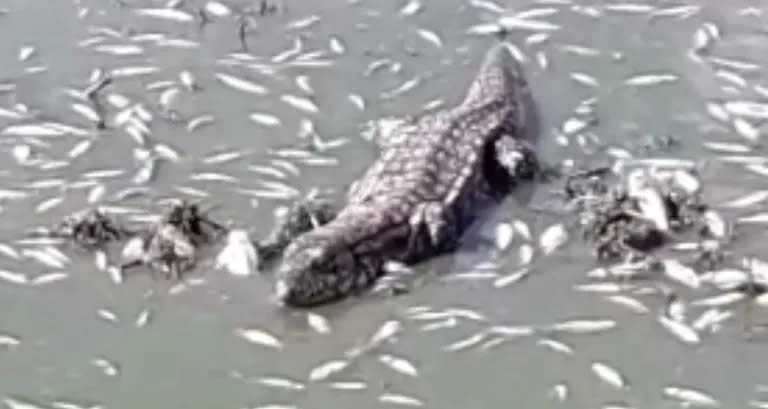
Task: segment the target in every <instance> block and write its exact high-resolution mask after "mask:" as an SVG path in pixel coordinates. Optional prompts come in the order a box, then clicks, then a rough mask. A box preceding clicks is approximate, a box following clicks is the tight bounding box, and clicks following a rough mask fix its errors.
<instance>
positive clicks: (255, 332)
mask: <svg viewBox="0 0 768 409" xmlns="http://www.w3.org/2000/svg"><path fill="white" fill-rule="evenodd" d="M235 333H236V334H237V335H239V336H240V337H241V338H243V339H245V340H246V341H248V342H250V343H252V344H258V345H263V346H266V347H270V348H275V349H282V348H283V343H282V341H280V340H279V339H277V337H275V336H274V335H272V334H270V333H268V332H266V331H263V330H260V329H237V330H236V331H235Z"/></svg>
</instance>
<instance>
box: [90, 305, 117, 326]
mask: <svg viewBox="0 0 768 409" xmlns="http://www.w3.org/2000/svg"><path fill="white" fill-rule="evenodd" d="M96 315H98V316H99V317H100V318H101V319H103V320H105V321H109V322H111V323H115V324H116V323H118V322H119V321H120V320H119V319H118V318H117V314H115V313H114V312H113V311H110V310H108V309H106V308H99V309H98V310H96Z"/></svg>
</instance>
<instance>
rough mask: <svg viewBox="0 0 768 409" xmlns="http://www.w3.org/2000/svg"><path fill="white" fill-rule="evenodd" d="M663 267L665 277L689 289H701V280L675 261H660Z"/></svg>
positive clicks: (693, 272) (692, 271)
mask: <svg viewBox="0 0 768 409" xmlns="http://www.w3.org/2000/svg"><path fill="white" fill-rule="evenodd" d="M662 265H663V266H664V274H666V276H667V277H669V278H671V279H673V280H675V281H677V282H679V283H681V284H683V285H686V286H688V287H690V288H694V289H696V288H699V287H701V278H700V277H699V275H698V274H697V273H696V271H695V270H694V269H692V268H690V267H688V266H686V265H684V264H683V263H681V262H680V261H678V260H676V259H665V260H662Z"/></svg>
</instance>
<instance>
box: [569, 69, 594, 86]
mask: <svg viewBox="0 0 768 409" xmlns="http://www.w3.org/2000/svg"><path fill="white" fill-rule="evenodd" d="M570 77H571V79H573V80H574V81H576V82H578V83H579V84H582V85H586V86H588V87H598V86H600V82H598V81H597V79H596V78H595V77H593V76H591V75H589V74H585V73H583V72H572V73H571V74H570Z"/></svg>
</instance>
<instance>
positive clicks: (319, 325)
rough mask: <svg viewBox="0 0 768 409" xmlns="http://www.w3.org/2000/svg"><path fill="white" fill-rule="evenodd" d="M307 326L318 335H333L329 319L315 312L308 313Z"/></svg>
mask: <svg viewBox="0 0 768 409" xmlns="http://www.w3.org/2000/svg"><path fill="white" fill-rule="evenodd" d="M307 324H309V326H310V328H312V329H313V330H314V331H315V332H317V333H318V334H330V333H331V325H330V324H329V323H328V319H327V318H325V317H323V316H322V315H320V314H317V313H314V312H310V313H307Z"/></svg>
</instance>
